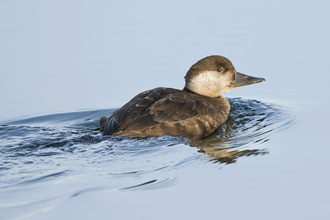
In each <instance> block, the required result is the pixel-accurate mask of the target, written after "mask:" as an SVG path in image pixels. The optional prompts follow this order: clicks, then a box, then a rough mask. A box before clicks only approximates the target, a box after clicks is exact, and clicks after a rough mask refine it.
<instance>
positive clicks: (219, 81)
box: [185, 56, 265, 97]
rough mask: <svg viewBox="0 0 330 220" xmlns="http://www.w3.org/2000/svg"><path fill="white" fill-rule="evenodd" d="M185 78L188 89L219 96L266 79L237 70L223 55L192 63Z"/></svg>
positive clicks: (206, 94)
mask: <svg viewBox="0 0 330 220" xmlns="http://www.w3.org/2000/svg"><path fill="white" fill-rule="evenodd" d="M185 80H186V85H185V88H186V89H189V90H190V91H192V92H195V93H198V94H200V95H205V96H209V97H218V96H220V95H221V94H223V93H226V92H229V91H231V90H233V89H236V88H238V87H241V86H245V85H250V84H254V83H258V82H262V81H265V79H263V78H257V77H253V76H248V75H244V74H242V73H238V72H236V70H235V67H234V65H233V64H232V63H231V61H230V60H229V59H227V58H226V57H223V56H209V57H205V58H204V59H201V60H200V61H198V62H197V63H195V64H194V65H192V67H191V68H190V69H189V71H188V72H187V74H186V76H185Z"/></svg>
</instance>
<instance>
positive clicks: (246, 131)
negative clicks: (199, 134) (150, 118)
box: [0, 1, 330, 219]
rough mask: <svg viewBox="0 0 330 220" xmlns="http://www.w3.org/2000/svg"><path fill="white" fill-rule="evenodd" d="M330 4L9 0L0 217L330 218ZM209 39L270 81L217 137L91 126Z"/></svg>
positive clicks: (186, 61) (2, 8)
mask: <svg viewBox="0 0 330 220" xmlns="http://www.w3.org/2000/svg"><path fill="white" fill-rule="evenodd" d="M329 7H330V4H329V3H328V2H327V1H276V2H265V1H230V2H221V1H203V2H196V1H181V2H177V1H166V2H163V3H159V2H154V1H138V2H133V1H132V2H129V1H121V2H119V1H118V2H111V1H97V2H95V1H61V2H59V1H42V2H41V1H2V2H1V3H0V74H1V75H0V76H1V80H0V94H1V95H0V124H1V127H0V129H1V130H0V135H1V136H0V219H60V218H61V219H72V218H81V219H91V218H95V219H132V218H134V219H142V218H143V219H169V218H172V219H178V218H180V219H182V218H184V219H188V218H189V219H219V218H231V219H242V218H244V219H329V218H330V211H329V207H330V198H329V196H330V189H329V188H330V187H329V186H330V177H329V173H330V160H329V158H330V149H329V147H330V146H329V145H330V144H329V138H328V136H327V135H328V131H329V123H330V121H329V119H328V117H329V116H328V115H329V113H328V108H329V107H330V103H329V94H330V89H329V86H328V82H329V80H330V77H329V73H328V69H329V67H328V63H329V58H330V43H329V39H330V29H329V21H330V13H329ZM212 54H219V55H224V56H226V57H228V58H229V59H231V60H232V62H233V63H234V65H235V67H236V69H237V70H238V71H239V72H242V73H245V74H249V75H253V76H260V77H264V78H265V79H266V80H267V81H266V82H263V83H260V84H257V85H252V86H247V87H244V88H240V89H237V90H234V91H231V92H230V93H228V94H226V97H229V98H230V101H231V103H232V104H233V106H235V111H233V112H232V119H233V122H232V123H229V124H227V125H226V126H227V127H222V128H220V130H219V132H218V133H217V136H215V137H214V138H211V139H209V140H207V141H206V142H205V143H206V146H205V143H203V142H202V143H200V142H190V140H187V139H184V138H183V139H182V138H172V137H162V138H150V139H146V140H131V139H112V138H104V137H102V136H101V135H99V134H98V133H95V132H91V131H87V130H85V129H86V128H90V127H95V126H97V120H98V118H99V117H100V116H102V115H110V114H111V113H112V112H113V111H114V110H115V109H116V108H118V107H120V106H121V105H122V104H124V103H126V102H127V101H129V100H130V98H132V97H133V96H134V95H136V94H137V93H139V92H141V91H144V90H147V89H150V88H155V87H158V86H164V87H172V88H182V87H183V86H184V80H183V76H184V75H185V73H186V71H187V70H188V69H189V67H190V66H191V65H192V64H193V63H195V62H196V61H197V60H199V59H201V58H203V57H205V56H208V55H212ZM233 97H243V98H244V99H235V98H233ZM254 100H258V101H254ZM241 107H246V108H243V109H241ZM37 116H38V117H37ZM245 119H246V120H245ZM249 120H250V121H249ZM221 129H222V130H221ZM226 129H227V130H226ZM228 129H229V132H227V133H226V132H225V131H228ZM222 134H226V135H224V136H222ZM227 134H228V135H227ZM219 145H220V146H219ZM213 147H215V149H218V148H220V149H225V151H221V153H220V154H221V155H220V156H219V155H218V153H217V152H218V151H217V150H214V148H213ZM231 147H233V150H230V149H231ZM226 149H227V150H226ZM228 149H229V150H228ZM247 150H249V152H248V153H246V152H247ZM203 152H206V153H208V154H204V153H203ZM228 152H229V153H228ZM224 153H226V154H229V156H223V154H224ZM208 155H209V156H208ZM233 157H234V158H236V159H235V160H234V161H233V160H229V159H228V160H223V158H233ZM219 158H220V159H219ZM228 161H231V162H230V163H229V162H228Z"/></svg>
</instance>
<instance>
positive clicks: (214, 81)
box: [186, 71, 233, 97]
mask: <svg viewBox="0 0 330 220" xmlns="http://www.w3.org/2000/svg"><path fill="white" fill-rule="evenodd" d="M229 85H230V82H229V80H228V79H227V78H226V77H224V75H221V74H219V73H218V72H215V71H208V72H204V73H201V74H199V75H198V76H196V77H194V78H193V79H191V81H190V82H188V83H187V84H186V88H187V89H189V90H191V91H193V92H196V93H198V94H201V95H205V96H209V97H218V96H220V95H221V94H223V93H226V92H229V91H231V90H232V89H233V88H231V87H229Z"/></svg>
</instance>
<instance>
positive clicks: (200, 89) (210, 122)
mask: <svg viewBox="0 0 330 220" xmlns="http://www.w3.org/2000/svg"><path fill="white" fill-rule="evenodd" d="M185 80H186V84H185V87H184V89H183V90H178V89H171V88H156V89H152V90H148V91H145V92H142V93H140V94H139V95H137V96H135V97H134V98H133V99H132V100H131V101H129V102H128V103H127V104H125V105H124V106H123V107H121V108H120V109H119V110H117V111H115V112H114V113H113V114H112V116H111V117H110V118H107V117H102V118H101V120H100V131H103V134H104V135H112V136H127V137H149V136H163V135H184V136H186V137H190V138H193V139H200V138H203V137H207V136H209V135H211V134H212V133H213V132H214V131H215V130H216V129H217V128H218V127H219V125H221V124H223V123H224V122H225V121H226V120H227V118H228V115H229V112H230V104H229V102H228V100H227V99H226V98H225V97H223V96H222V95H221V94H223V93H226V92H229V91H231V90H233V89H235V88H238V87H241V86H245V85H249V84H253V83H258V82H261V81H265V79H263V78H256V77H252V76H247V75H244V74H241V73H238V72H236V70H235V67H234V66H233V64H232V63H231V61H230V60H229V59H227V58H225V57H223V56H209V57H206V58H204V59H202V60H200V61H198V62H197V63H196V64H194V65H193V66H192V67H191V68H190V69H189V71H188V72H187V74H186V76H185Z"/></svg>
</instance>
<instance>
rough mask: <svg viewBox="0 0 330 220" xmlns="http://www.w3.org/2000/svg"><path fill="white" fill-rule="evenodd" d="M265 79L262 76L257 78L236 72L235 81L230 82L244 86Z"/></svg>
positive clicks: (233, 84) (235, 85)
mask: <svg viewBox="0 0 330 220" xmlns="http://www.w3.org/2000/svg"><path fill="white" fill-rule="evenodd" d="M262 81H266V80H265V79H264V78H258V77H254V76H248V75H245V74H243V73H238V72H236V79H235V82H233V83H231V85H232V86H234V87H241V86H246V85H250V84H254V83H258V82H262Z"/></svg>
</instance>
